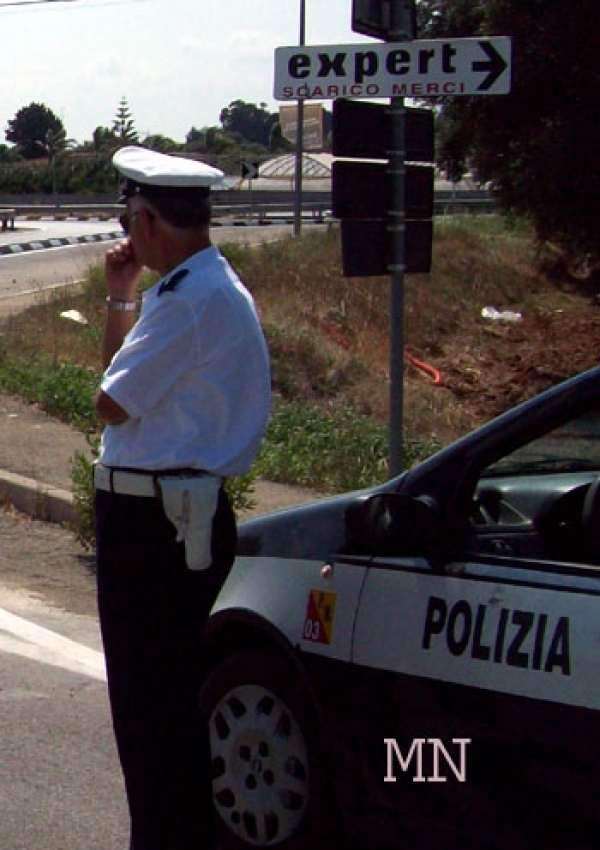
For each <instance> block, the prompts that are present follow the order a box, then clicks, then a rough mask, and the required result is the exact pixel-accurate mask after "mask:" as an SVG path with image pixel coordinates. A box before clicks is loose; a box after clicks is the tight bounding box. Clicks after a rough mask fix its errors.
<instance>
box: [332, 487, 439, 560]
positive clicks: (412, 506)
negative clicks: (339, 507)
mask: <svg viewBox="0 0 600 850" xmlns="http://www.w3.org/2000/svg"><path fill="white" fill-rule="evenodd" d="M345 520H346V531H347V535H348V545H349V546H350V547H351V549H352V551H355V552H357V553H359V554H363V553H370V554H373V555H425V554H426V552H427V549H428V548H429V545H430V544H431V543H432V542H433V539H434V537H435V535H436V532H437V527H438V512H437V506H436V503H435V501H434V500H433V499H432V498H430V497H428V496H406V495H402V494H400V493H379V494H376V495H374V496H369V497H368V498H366V499H364V500H363V501H361V502H359V503H358V504H356V505H352V506H351V507H350V508H348V509H347V511H346V516H345Z"/></svg>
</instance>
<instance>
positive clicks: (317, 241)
mask: <svg viewBox="0 0 600 850" xmlns="http://www.w3.org/2000/svg"><path fill="white" fill-rule="evenodd" d="M223 252H224V253H225V254H226V255H227V256H228V258H229V259H230V261H231V262H232V264H233V265H234V267H235V268H236V269H237V270H238V272H239V274H240V276H241V277H242V279H243V280H244V281H245V282H246V284H247V285H248V287H249V289H250V290H251V291H252V293H253V295H254V297H255V300H256V302H257V305H258V308H259V313H260V316H261V321H262V324H263V327H264V328H265V333H266V336H267V341H268V343H269V348H270V352H271V359H272V372H273V385H274V391H275V403H274V409H273V417H272V421H271V424H270V427H269V431H268V434H267V437H266V440H265V442H264V445H263V448H262V451H261V453H260V456H259V458H258V461H257V463H256V465H255V468H254V470H253V475H254V476H262V477H265V478H268V479H270V480H273V481H280V482H286V483H294V484H302V485H305V486H307V487H311V488H314V489H316V490H319V491H323V492H338V491H342V490H348V489H354V488H362V487H365V486H368V485H371V484H374V483H377V482H380V481H382V480H384V479H385V478H386V476H387V454H388V439H387V409H388V392H389V389H388V368H389V367H388V363H389V352H388V345H389V342H388V341H389V284H388V280H387V279H386V278H363V279H351V280H349V279H345V278H344V277H343V276H342V273H341V259H340V247H339V235H338V233H337V232H336V231H335V230H331V231H321V232H318V233H310V234H309V235H305V236H303V237H302V238H300V239H294V238H289V239H286V240H283V241H281V242H274V243H268V244H265V245H263V246H261V247H259V248H253V249H248V248H246V247H243V246H239V245H229V246H225V247H224V248H223ZM534 259H535V257H534V247H533V243H532V240H531V238H530V235H529V233H528V232H527V230H526V229H523V228H522V227H512V226H507V225H506V224H504V223H503V222H502V220H501V219H499V218H498V217H496V216H465V217H453V218H452V219H451V220H450V219H449V220H447V221H446V220H442V221H439V222H436V231H435V254H434V270H433V273H432V274H431V275H429V276H409V277H407V278H406V291H405V317H406V318H405V325H406V328H405V337H406V344H407V346H408V347H409V348H410V349H411V351H413V352H414V353H415V354H416V355H417V356H419V357H420V358H422V359H425V360H427V359H430V360H433V361H435V360H436V358H438V357H439V356H440V353H441V352H442V351H443V350H444V349H446V348H448V346H452V345H453V344H455V341H456V339H458V338H459V335H460V332H461V328H462V327H463V326H464V322H465V318H466V317H469V316H478V315H479V312H480V310H481V307H483V306H485V305H486V304H496V305H498V306H502V307H503V308H505V309H509V308H510V307H511V306H512V305H513V304H515V303H517V302H519V303H522V301H523V300H524V299H527V298H530V297H532V294H533V293H535V291H536V289H537V288H538V287H539V285H540V280H539V279H538V276H537V274H536V272H535V270H534V263H533V261H534ZM153 279H154V278H152V277H150V276H149V277H148V279H147V281H146V283H147V284H149V283H150V282H152V281H153ZM104 297H105V291H104V283H103V271H102V269H100V268H92V269H90V270H89V273H88V275H87V279H86V282H85V284H84V286H83V288H82V290H81V292H79V293H77V294H74V293H73V292H70V293H69V294H68V295H67V294H63V295H61V296H57V295H55V296H53V297H52V298H51V299H49V300H47V301H44V302H41V303H39V304H37V305H36V306H35V307H33V308H31V309H29V310H27V311H25V312H24V313H21V314H18V315H17V316H15V317H13V318H12V319H11V320H9V321H8V322H7V324H6V325H5V327H4V333H3V336H2V341H1V344H0V389H2V391H4V392H9V393H14V394H16V395H20V396H22V397H23V398H25V399H27V400H28V401H34V402H37V403H39V404H40V405H41V406H42V407H44V408H45V409H46V410H47V411H48V412H49V413H51V414H53V415H56V416H59V417H61V418H63V419H64V420H66V421H68V422H70V423H71V424H73V425H74V426H75V427H77V428H80V429H82V430H83V431H86V432H87V433H88V434H90V435H91V438H92V440H93V439H94V435H96V434H97V431H98V429H97V423H96V421H95V418H94V414H93V409H92V398H93V393H94V389H95V387H96V386H97V383H98V380H99V377H100V371H101V370H100V362H99V349H100V339H101V336H102V328H103V323H104V312H105V304H104ZM68 309H76V310H78V311H80V313H82V314H83V316H85V318H86V320H87V324H85V325H83V324H77V323H75V322H72V321H67V320H65V319H64V318H61V316H60V313H61V312H63V311H65V310H68ZM413 379H414V380H413ZM405 384H406V386H405V434H404V440H403V443H404V446H405V465H407V466H408V465H411V464H412V463H414V462H415V461H417V460H419V459H421V458H423V457H425V456H427V455H428V454H430V453H431V452H432V451H433V450H435V449H436V448H437V447H439V446H440V445H442V444H444V443H446V442H448V441H449V440H451V439H454V438H455V437H457V436H459V435H460V434H461V433H464V432H465V431H466V430H468V429H469V428H471V427H472V425H473V424H475V423H474V422H473V419H472V416H471V414H470V412H469V411H466V410H465V409H464V408H463V407H462V406H461V404H460V400H457V399H455V398H454V397H453V396H452V394H451V393H448V392H447V391H445V390H444V388H438V387H433V386H432V385H431V384H430V383H428V382H427V381H426V380H424V379H423V376H422V375H420V376H415V375H413V374H412V373H410V372H409V373H407V380H406V382H405ZM80 463H81V459H80ZM78 474H79V475H80V477H81V478H82V481H83V484H84V485H85V482H86V481H87V478H88V474H89V473H88V471H87V470H85V469H83V470H82V469H77V468H76V469H75V471H74V475H75V476H77V475H78ZM81 483H82V482H81V481H80V485H81ZM249 486H250V482H249V481H248V480H247V479H246V480H244V481H243V482H240V483H239V488H240V489H239V494H238V495H239V502H240V503H241V504H247V503H248V500H249V499H251V491H250V489H249ZM234 487H235V485H234ZM84 490H85V486H84Z"/></svg>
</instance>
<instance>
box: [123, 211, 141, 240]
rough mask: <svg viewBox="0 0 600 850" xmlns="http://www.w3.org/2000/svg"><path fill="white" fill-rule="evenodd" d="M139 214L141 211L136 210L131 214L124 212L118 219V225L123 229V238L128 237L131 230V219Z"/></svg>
mask: <svg viewBox="0 0 600 850" xmlns="http://www.w3.org/2000/svg"><path fill="white" fill-rule="evenodd" d="M140 213H141V210H136V211H135V212H132V213H129V212H124V213H123V215H122V216H120V217H119V224H120V225H121V227H122V228H123V232H124V233H125V236H129V231H130V230H131V223H132V222H133V219H134V218H135V217H136V216H137V215H139V214H140Z"/></svg>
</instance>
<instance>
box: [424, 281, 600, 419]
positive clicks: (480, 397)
mask: <svg viewBox="0 0 600 850" xmlns="http://www.w3.org/2000/svg"><path fill="white" fill-rule="evenodd" d="M464 339H467V340H471V343H470V344H467V345H465V344H464ZM599 346H600V303H598V301H597V300H596V299H591V298H588V297H583V296H581V295H580V294H575V293H574V294H573V295H572V296H565V295H563V297H562V298H561V306H560V308H559V309H553V308H552V306H551V305H549V306H548V309H546V310H544V311H543V312H542V311H539V310H538V311H536V312H529V311H524V312H523V314H522V320H521V321H518V322H515V323H503V322H500V321H490V320H488V321H487V322H482V321H481V319H479V318H477V329H475V328H473V329H472V332H469V330H468V329H467V328H465V333H464V336H463V337H462V340H461V341H460V343H457V345H456V348H454V349H453V348H448V347H446V348H445V350H444V352H443V355H442V357H441V358H440V359H438V360H437V361H436V367H437V368H438V369H439V370H440V372H441V373H442V376H443V386H444V387H445V388H446V389H447V390H449V391H450V392H451V393H452V394H453V396H454V397H455V399H457V400H459V401H460V403H461V405H463V406H464V407H466V408H469V410H470V412H471V414H472V417H473V420H474V421H485V420H488V419H492V418H493V417H494V416H497V415H498V414H499V413H501V412H503V411H504V410H507V409H508V408H510V407H512V406H514V405H516V404H518V403H519V402H521V401H524V400H526V399H528V398H531V397H533V396H535V395H536V394H537V393H539V392H541V391H542V390H544V389H546V388H547V387H549V386H552V385H553V384H557V383H559V382H560V381H561V380H565V379H566V378H568V377H570V376H572V375H575V374H577V373H578V372H582V371H584V370H585V369H588V368H591V367H592V366H595V365H597V364H598V362H599V353H598V352H599Z"/></svg>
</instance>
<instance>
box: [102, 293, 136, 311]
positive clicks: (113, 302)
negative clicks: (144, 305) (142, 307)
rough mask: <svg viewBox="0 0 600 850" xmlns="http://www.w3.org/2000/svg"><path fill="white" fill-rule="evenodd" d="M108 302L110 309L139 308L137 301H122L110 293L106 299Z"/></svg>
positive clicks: (126, 309) (127, 309) (125, 309)
mask: <svg viewBox="0 0 600 850" xmlns="http://www.w3.org/2000/svg"><path fill="white" fill-rule="evenodd" d="M106 304H107V306H108V309H109V310H119V311H129V310H137V301H121V300H120V299H119V298H111V297H110V295H109V296H108V298H107V299H106Z"/></svg>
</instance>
